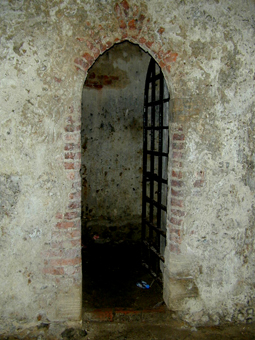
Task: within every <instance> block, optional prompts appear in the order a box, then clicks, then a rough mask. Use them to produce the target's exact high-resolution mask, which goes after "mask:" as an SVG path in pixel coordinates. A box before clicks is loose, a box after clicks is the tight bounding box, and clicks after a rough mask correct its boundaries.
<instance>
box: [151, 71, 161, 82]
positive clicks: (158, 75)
mask: <svg viewBox="0 0 255 340" xmlns="http://www.w3.org/2000/svg"><path fill="white" fill-rule="evenodd" d="M161 77H162V75H161V74H160V73H158V74H154V75H153V76H150V77H149V79H148V82H149V83H153V82H154V81H155V80H158V79H160V78H161Z"/></svg>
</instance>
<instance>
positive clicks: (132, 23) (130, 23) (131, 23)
mask: <svg viewBox="0 0 255 340" xmlns="http://www.w3.org/2000/svg"><path fill="white" fill-rule="evenodd" d="M128 27H129V29H131V30H134V29H136V22H135V19H132V20H130V21H129V23H128Z"/></svg>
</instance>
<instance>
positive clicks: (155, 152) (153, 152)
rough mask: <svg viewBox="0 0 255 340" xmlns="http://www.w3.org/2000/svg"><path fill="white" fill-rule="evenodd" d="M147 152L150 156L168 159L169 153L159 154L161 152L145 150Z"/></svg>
mask: <svg viewBox="0 0 255 340" xmlns="http://www.w3.org/2000/svg"><path fill="white" fill-rule="evenodd" d="M145 152H146V153H147V154H149V155H154V156H162V157H168V153H167V152H159V151H151V150H145Z"/></svg>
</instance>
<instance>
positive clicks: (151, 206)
mask: <svg viewBox="0 0 255 340" xmlns="http://www.w3.org/2000/svg"><path fill="white" fill-rule="evenodd" d="M169 100H170V96H169V92H168V89H167V86H166V83H165V79H164V76H163V73H162V71H161V68H160V67H159V66H158V64H157V63H156V62H155V60H154V59H153V58H151V61H150V64H149V68H148V71H147V77H146V83H145V94H144V115H143V204H142V245H143V251H142V258H143V265H144V266H145V267H146V268H148V270H149V271H150V273H151V274H152V276H153V277H154V278H155V279H158V280H159V281H160V282H161V283H162V268H163V267H162V264H163V263H164V249H165V244H166V212H167V164H168V147H169V138H168V112H169V106H168V105H169Z"/></svg>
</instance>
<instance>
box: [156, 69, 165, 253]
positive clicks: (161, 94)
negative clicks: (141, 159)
mask: <svg viewBox="0 0 255 340" xmlns="http://www.w3.org/2000/svg"><path fill="white" fill-rule="evenodd" d="M159 86H160V88H159V91H160V92H159V100H160V104H159V150H158V151H159V156H158V208H157V227H158V228H159V229H161V213H162V209H161V203H162V175H163V173H162V152H163V129H162V127H163V114H164V112H163V100H164V78H163V74H162V71H161V69H160V81H159ZM157 247H158V251H159V252H160V234H158V239H157Z"/></svg>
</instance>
